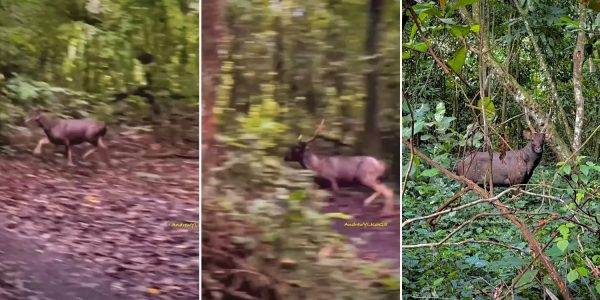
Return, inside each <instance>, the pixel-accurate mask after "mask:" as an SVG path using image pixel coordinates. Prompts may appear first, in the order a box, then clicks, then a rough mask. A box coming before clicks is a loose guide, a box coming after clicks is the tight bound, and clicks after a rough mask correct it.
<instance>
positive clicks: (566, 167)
mask: <svg viewBox="0 0 600 300" xmlns="http://www.w3.org/2000/svg"><path fill="white" fill-rule="evenodd" d="M560 170H561V173H563V174H569V173H571V165H569V164H565V165H564V166H563V167H562V168H560Z"/></svg>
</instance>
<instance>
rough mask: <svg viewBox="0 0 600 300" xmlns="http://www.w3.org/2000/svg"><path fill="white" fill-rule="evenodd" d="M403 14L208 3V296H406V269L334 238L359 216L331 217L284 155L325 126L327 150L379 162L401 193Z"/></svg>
mask: <svg viewBox="0 0 600 300" xmlns="http://www.w3.org/2000/svg"><path fill="white" fill-rule="evenodd" d="M399 11H400V10H399V3H398V2H396V1H383V0H370V1H355V0H328V1H314V0H309V1H296V0H281V1H272V0H255V1H239V0H227V1H216V0H213V1H204V2H203V18H202V26H203V27H202V33H203V39H202V47H203V48H202V49H203V65H202V69H203V73H202V74H203V78H202V84H203V86H202V87H203V99H202V101H203V102H202V105H203V119H202V125H203V126H202V130H203V135H202V139H203V141H202V145H203V157H202V159H203V165H202V168H203V171H202V172H203V174H204V175H203V195H202V205H203V208H202V209H203V210H202V211H203V215H202V226H203V227H202V239H203V241H202V243H203V246H202V247H203V250H202V263H203V264H202V266H203V270H202V284H203V296H205V297H208V298H211V299H221V298H227V297H234V298H236V299H238V298H239V299H379V298H388V299H395V298H397V297H398V291H399V279H398V277H397V272H398V271H397V267H398V265H396V266H394V264H392V265H391V266H390V265H388V264H387V263H385V262H382V261H378V260H377V259H375V262H367V261H365V260H362V259H360V258H358V257H357V256H356V253H355V250H354V249H353V243H351V241H352V238H350V239H346V238H344V237H342V236H340V235H338V234H336V233H335V232H334V231H333V230H332V227H331V222H332V220H333V219H339V218H344V219H346V218H349V217H351V216H349V215H347V214H343V213H335V212H330V213H323V210H322V208H323V206H324V205H325V204H326V203H327V198H328V195H327V194H325V193H323V192H322V191H321V190H317V189H315V187H314V185H313V182H312V172H310V171H305V170H300V169H299V166H294V165H292V164H285V163H284V161H283V156H284V152H285V151H286V150H287V149H288V148H289V147H290V146H291V145H294V144H296V142H297V139H298V135H300V134H302V135H303V136H304V137H305V138H307V137H310V135H311V134H312V133H313V132H314V131H315V129H316V128H317V126H318V124H319V122H320V121H321V120H322V119H324V120H325V130H324V132H323V133H322V137H320V138H318V139H317V141H316V142H315V145H316V146H317V147H318V148H317V149H318V150H317V151H318V153H321V154H329V155H333V154H341V155H357V154H359V153H360V154H367V155H373V156H375V157H378V158H380V159H383V160H385V161H386V162H387V163H388V165H389V166H390V173H391V176H390V177H391V178H390V179H389V181H390V182H392V181H393V182H399V175H400V174H399V166H400V158H399V154H398V149H399V135H400V132H399V126H398V124H399V121H400V120H399V115H398V111H399V103H398V99H399V96H400V77H399V64H400V57H399V50H400V49H399V43H398V36H399ZM397 194H398V193H397V192H396V195H397ZM367 196H368V195H367ZM338 200H340V199H338ZM342 200H344V199H342ZM345 200H348V201H349V200H350V199H345ZM342 202H343V201H342ZM396 224H397V223H396ZM396 232H397V231H396ZM398 238H399V234H398V233H397V234H396V236H395V237H394V236H392V237H391V238H389V239H388V240H389V241H390V242H391V243H395V244H399V242H398V240H397V239H398ZM355 239H356V238H355ZM394 241H396V242H394ZM364 243H365V242H364V241H363V244H364ZM374 247H377V245H374ZM397 247H398V246H397V245H396V246H394V248H392V250H391V252H393V254H392V255H398V251H399V249H398V248H397ZM238 269H239V270H243V272H242V271H237V272H236V271H235V270H238Z"/></svg>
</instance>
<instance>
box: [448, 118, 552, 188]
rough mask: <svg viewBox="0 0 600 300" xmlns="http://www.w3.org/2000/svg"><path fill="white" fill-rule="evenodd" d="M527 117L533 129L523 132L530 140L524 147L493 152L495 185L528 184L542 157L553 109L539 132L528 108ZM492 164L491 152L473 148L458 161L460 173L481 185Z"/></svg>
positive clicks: (487, 176)
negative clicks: (530, 119)
mask: <svg viewBox="0 0 600 300" xmlns="http://www.w3.org/2000/svg"><path fill="white" fill-rule="evenodd" d="M525 120H526V121H527V125H528V126H529V129H530V131H528V130H524V131H523V136H525V138H527V139H528V140H529V143H528V144H527V145H525V147H523V148H521V149H519V150H513V151H506V152H505V154H504V157H501V155H500V153H498V152H494V153H493V155H492V164H491V166H492V172H491V174H492V183H493V184H494V186H495V187H509V186H512V185H517V184H527V183H528V182H529V179H530V178H531V175H533V171H534V170H535V168H536V167H537V166H538V164H539V163H540V161H541V160H542V153H543V151H544V141H545V140H546V137H547V134H546V128H547V126H548V122H549V120H550V113H548V115H547V116H546V124H545V125H544V126H543V127H542V128H541V129H540V131H539V132H536V130H535V129H534V127H533V126H532V125H531V121H529V118H528V116H527V110H525ZM489 167H490V154H489V153H488V152H474V153H471V154H469V155H468V156H467V157H466V158H464V159H463V160H462V161H460V162H459V163H458V165H457V175H459V176H464V177H466V178H468V179H470V180H471V181H473V182H475V183H477V184H478V185H480V186H482V185H484V183H485V182H489V173H490V172H488V169H489Z"/></svg>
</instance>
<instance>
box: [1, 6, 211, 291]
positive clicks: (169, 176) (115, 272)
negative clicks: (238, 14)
mask: <svg viewBox="0 0 600 300" xmlns="http://www.w3.org/2000/svg"><path fill="white" fill-rule="evenodd" d="M198 19H199V2H198V1H188V0H160V1H148V0H85V1H80V0H25V1H5V0H0V253H2V261H0V299H89V300H93V299H101V300H111V299H129V298H131V299H149V298H152V299H197V298H198V294H199V292H198V282H199V275H198V265H199V259H198V255H199V253H198V251H199V244H198V233H199V231H198V226H197V225H198V224H197V222H198V221H197V220H198V218H199V215H198V213H199V203H198V171H199V170H198V169H199V163H198V158H199V155H198V146H199V141H198V136H199V95H198V90H199V82H200V77H199V70H198V65H199V51H198V49H199V46H200V45H199V30H198V29H199V28H198V27H199V24H198ZM34 108H39V109H43V110H44V111H45V114H46V115H47V116H48V117H51V118H65V119H73V118H93V119H97V120H101V121H104V122H106V124H107V125H108V131H107V134H106V139H105V142H106V144H107V145H108V152H109V156H110V158H111V160H112V166H107V165H105V164H104V163H102V161H101V160H100V159H99V157H98V156H97V155H96V154H97V153H96V154H95V155H92V156H90V157H89V158H88V159H85V160H84V159H82V157H81V156H82V153H83V150H84V149H85V148H88V147H90V146H89V145H78V146H75V147H74V154H73V161H74V162H75V165H76V166H74V167H68V166H66V159H65V158H64V156H63V153H62V152H64V151H63V149H64V147H53V146H52V145H47V146H46V147H44V148H45V149H44V153H43V154H42V155H41V156H40V157H34V156H33V154H32V150H33V148H34V147H35V143H36V142H37V141H38V140H39V139H40V138H41V137H43V136H44V132H43V131H42V130H41V129H40V128H39V126H38V125H37V124H35V122H33V123H31V124H25V123H24V118H25V116H26V114H27V113H28V112H29V111H31V110H32V109H34ZM52 148H54V150H52ZM184 223H185V224H188V226H187V227H185V228H172V227H173V226H172V224H184Z"/></svg>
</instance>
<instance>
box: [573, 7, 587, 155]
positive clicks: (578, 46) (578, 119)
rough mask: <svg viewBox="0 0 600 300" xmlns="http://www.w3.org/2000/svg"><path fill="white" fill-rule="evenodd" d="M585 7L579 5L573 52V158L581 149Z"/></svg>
mask: <svg viewBox="0 0 600 300" xmlns="http://www.w3.org/2000/svg"><path fill="white" fill-rule="evenodd" d="M585 9H586V7H585V6H584V5H583V4H580V5H579V32H578V33H577V42H576V43H575V50H574V51H573V95H574V98H575V106H576V107H575V126H573V153H574V155H573V157H576V156H577V153H578V152H579V148H580V147H581V131H582V129H583V108H584V99H583V75H582V69H583V60H584V59H585V51H584V46H585V31H583V27H584V26H585V25H584V24H585V22H586V13H585Z"/></svg>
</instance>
